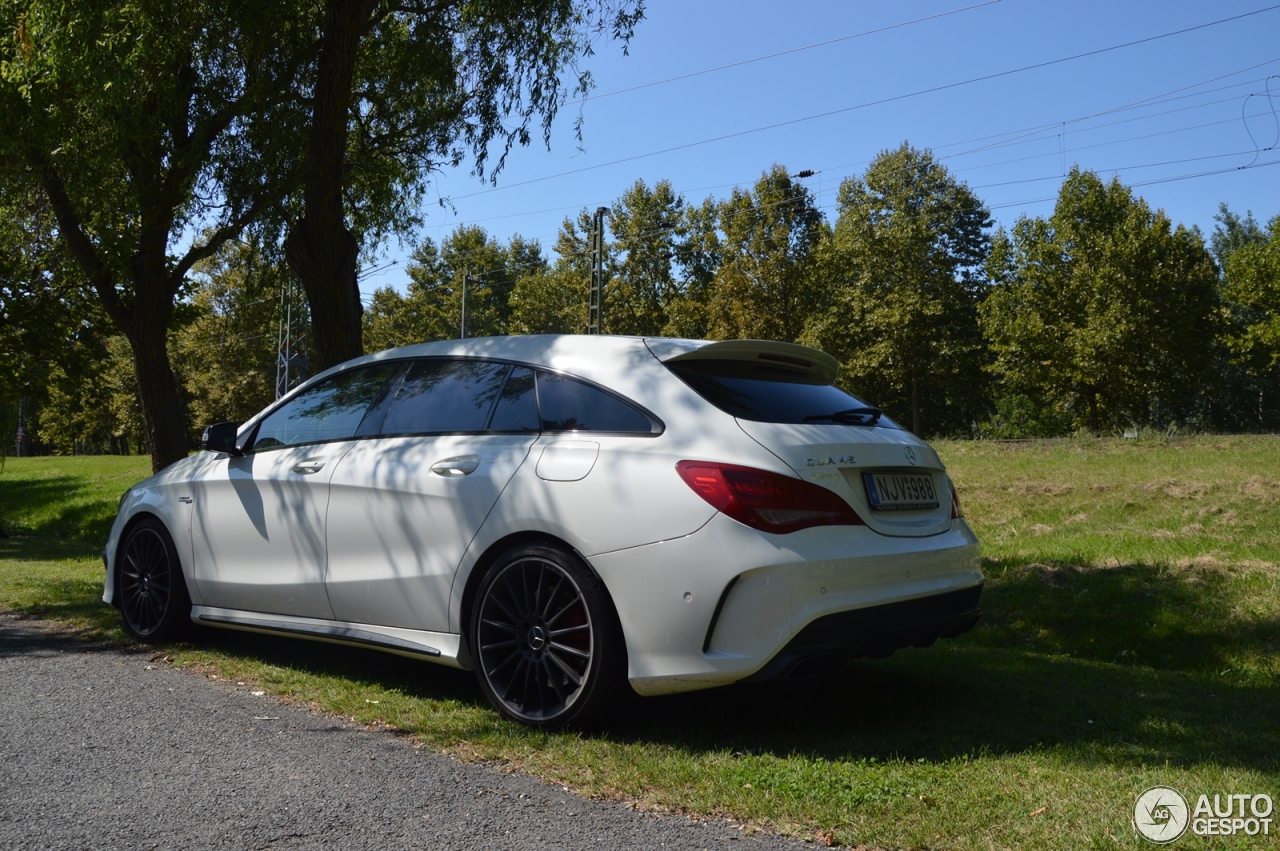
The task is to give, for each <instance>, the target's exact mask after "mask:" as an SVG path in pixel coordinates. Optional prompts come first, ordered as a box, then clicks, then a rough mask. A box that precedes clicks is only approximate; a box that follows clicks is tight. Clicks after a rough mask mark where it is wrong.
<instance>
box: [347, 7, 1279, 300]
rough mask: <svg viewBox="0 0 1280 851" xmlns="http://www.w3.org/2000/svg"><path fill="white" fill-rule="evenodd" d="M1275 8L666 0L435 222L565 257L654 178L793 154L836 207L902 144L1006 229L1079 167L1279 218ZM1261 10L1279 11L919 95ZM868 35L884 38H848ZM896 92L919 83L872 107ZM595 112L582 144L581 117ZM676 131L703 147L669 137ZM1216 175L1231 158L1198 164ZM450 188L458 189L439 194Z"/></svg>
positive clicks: (1160, 195)
mask: <svg viewBox="0 0 1280 851" xmlns="http://www.w3.org/2000/svg"><path fill="white" fill-rule="evenodd" d="M1272 5H1273V3H1269V2H1267V0H1252V2H1245V0H1217V2H1213V3H1208V2H1201V3H1195V2H1154V0H1124V2H1114V0H1113V1H1112V2H1097V0H1073V2H1069V3H1066V2H1050V0H995V2H985V3H984V0H900V2H886V0H867V2H844V3H841V2H820V0H792V2H787V3H778V2H773V3H769V2H743V1H742V0H738V1H737V2H730V0H684V2H675V0H649V2H648V3H647V5H646V20H644V21H643V22H642V23H641V24H640V26H639V28H638V30H637V32H636V36H635V39H634V40H633V42H632V44H631V49H630V55H629V56H623V55H622V52H621V49H620V48H619V46H618V45H617V44H612V43H601V44H600V45H599V48H598V51H597V53H596V55H595V56H594V57H591V58H589V59H588V60H586V63H585V66H586V67H588V68H589V69H590V70H591V72H592V74H593V75H594V77H595V80H596V86H597V87H596V90H595V93H594V96H593V97H591V98H590V99H589V100H587V101H586V102H585V103H582V104H570V105H568V106H566V107H565V108H564V109H563V110H562V112H561V114H560V116H559V118H558V119H557V122H556V125H555V128H554V131H553V136H552V140H551V147H550V150H548V149H547V148H546V146H544V145H542V144H541V141H540V140H535V141H534V142H533V143H532V144H531V145H530V146H529V147H527V148H520V149H517V150H515V151H513V152H512V154H511V156H510V157H509V158H508V162H507V166H506V168H505V169H504V170H503V171H502V173H501V174H500V175H499V179H498V183H497V186H496V187H494V186H491V185H490V184H488V183H487V182H481V181H480V180H479V179H477V178H476V177H474V176H473V175H471V174H470V164H466V165H464V166H463V167H461V168H459V169H456V170H452V171H447V172H444V173H442V174H440V175H438V176H437V177H436V178H435V179H434V180H433V182H432V189H431V192H430V197H429V201H428V203H427V204H426V205H425V206H424V208H423V212H424V215H425V217H426V224H425V227H424V228H423V229H422V231H421V232H420V236H430V237H432V238H433V239H436V240H439V239H440V238H442V237H444V236H447V235H448V234H449V233H450V232H452V230H453V229H454V228H456V227H457V226H458V225H459V224H472V223H474V224H479V225H481V226H483V227H484V228H485V229H486V230H488V231H489V232H490V233H491V234H493V235H494V236H496V237H498V238H499V239H501V240H504V241H505V240H507V239H509V238H510V237H511V236H512V235H513V234H516V233H518V234H521V235H522V236H524V237H526V238H531V239H537V240H539V241H541V243H542V245H543V247H544V249H546V253H547V254H548V255H551V252H550V246H551V244H552V243H553V242H554V240H555V234H556V232H557V231H558V229H559V226H560V223H561V221H562V220H563V219H564V217H565V216H567V215H570V216H571V215H575V214H576V211H577V210H579V209H581V208H582V207H588V208H590V209H594V208H595V207H597V206H600V205H604V204H609V203H611V202H612V201H613V200H614V199H616V198H617V197H618V196H619V195H620V194H621V193H622V192H623V191H624V190H625V189H626V188H628V187H629V186H631V185H632V184H633V183H634V182H635V181H636V180H644V181H645V182H647V183H649V184H650V185H652V184H653V183H655V182H656V181H658V180H661V179H668V180H670V181H671V182H672V185H673V187H674V188H675V190H676V191H677V192H679V193H681V194H683V195H684V196H685V197H686V198H687V199H688V200H689V201H691V202H694V203H697V202H700V201H701V200H702V199H703V198H705V197H707V196H708V195H711V196H715V197H717V198H720V197H725V196H727V195H728V194H729V192H731V191H732V189H733V187H734V186H744V187H746V186H750V185H751V184H752V183H753V182H754V181H755V180H756V179H758V178H759V176H760V174H761V172H762V171H764V170H766V169H767V168H769V166H771V165H772V164H773V163H781V164H783V165H785V166H786V167H787V168H788V169H789V170H790V171H791V172H792V173H793V174H795V173H796V172H799V171H801V170H803V169H812V170H814V171H816V172H817V174H815V175H814V176H813V177H811V178H807V179H806V180H805V183H806V184H807V185H808V186H809V188H810V189H811V190H812V191H813V192H814V193H815V195H816V196H817V198H818V203H819V205H820V206H821V207H822V208H823V209H824V211H825V212H826V213H827V215H828V217H829V218H834V216H835V193H836V189H837V188H838V186H839V184H840V181H841V180H842V179H844V178H845V177H848V176H850V175H856V174H859V173H861V172H862V171H863V170H864V169H865V168H866V164H867V161H868V160H870V159H871V158H872V157H874V156H875V155H876V154H877V153H878V152H880V151H882V150H884V149H886V148H890V147H896V146H897V145H899V144H900V143H901V142H903V141H904V140H906V141H910V142H911V144H913V145H915V146H916V147H922V148H923V147H928V148H931V149H933V150H934V152H935V154H936V155H937V156H939V157H940V158H942V161H943V162H944V163H945V164H946V165H947V166H948V167H949V168H951V169H952V170H953V171H954V172H955V174H956V175H957V176H958V177H959V178H960V179H961V180H963V181H965V182H966V183H968V184H969V185H970V186H971V187H972V188H973V189H974V190H975V191H976V193H977V194H978V196H979V197H980V198H982V199H983V200H984V201H985V202H986V203H987V204H988V205H990V206H991V207H992V214H993V216H994V217H995V219H996V221H997V222H998V223H1002V224H1005V225H1008V224H1012V223H1013V222H1014V221H1015V220H1016V219H1017V218H1018V216H1020V215H1024V214H1025V215H1030V216H1039V215H1047V214H1048V213H1050V212H1051V211H1052V207H1053V202H1052V200H1044V199H1052V197H1053V196H1054V195H1055V193H1056V192H1057V189H1058V186H1059V184H1060V182H1061V178H1062V174H1063V173H1064V170H1065V169H1069V168H1070V167H1071V166H1072V165H1073V164H1077V163H1078V164H1079V165H1080V166H1081V167H1083V168H1089V169H1093V170H1096V171H1098V172H1099V173H1102V174H1104V175H1107V176H1109V175H1110V174H1112V173H1116V174H1118V175H1119V176H1120V178H1121V180H1123V181H1124V182H1126V183H1129V184H1131V185H1136V184H1144V183H1145V184H1147V185H1143V186H1137V187H1136V191H1137V192H1138V193H1140V194H1141V195H1142V196H1143V197H1145V198H1146V199H1147V201H1148V202H1149V203H1150V204H1151V205H1152V206H1153V207H1159V208H1162V209H1164V210H1165V212H1166V213H1167V214H1168V215H1169V216H1170V217H1171V218H1172V219H1173V220H1174V222H1182V223H1185V224H1187V225H1198V226H1199V227H1200V228H1201V229H1202V230H1203V231H1204V232H1205V233H1206V234H1208V233H1209V232H1211V231H1212V229H1213V224H1214V223H1213V216H1214V214H1215V213H1216V212H1217V209H1218V204H1219V202H1221V201H1226V202H1227V203H1228V204H1230V205H1231V207H1232V209H1234V210H1237V211H1240V212H1244V211H1245V210H1253V212H1254V213H1255V214H1256V215H1257V217H1258V218H1259V219H1260V220H1262V221H1265V220H1267V219H1269V218H1270V217H1272V216H1274V215H1276V214H1277V213H1280V165H1276V166H1273V167H1266V166H1264V167H1256V166H1257V164H1259V163H1269V162H1276V161H1280V147H1273V146H1276V144H1277V142H1280V118H1277V113H1278V112H1280V37H1278V36H1280V7H1277V8H1274V9H1271V10H1269V11H1259V10H1265V9H1268V7H1270V6H1272ZM970 7H972V8H970ZM960 10H963V11H960ZM1250 12H1259V13H1258V14H1254V15H1251V16H1249V17H1244V18H1241V19H1239V20H1235V21H1228V22H1225V23H1220V24H1217V25H1215V26H1209V27H1204V28H1201V29H1197V30H1194V31H1191V32H1187V33H1183V34H1180V35H1172V36H1169V37H1167V38H1159V39H1156V40H1151V41H1147V42H1146V43H1142V44H1136V45H1133V46H1130V47H1125V48H1122V49H1116V50H1110V51H1107V52H1102V53H1098V54H1096V55H1093V56H1086V57H1083V58H1079V59H1074V60H1071V61H1065V62H1057V63H1055V64H1051V65H1047V66H1045V67H1041V68H1036V69H1032V70H1027V71H1022V72H1018V73H1012V74H1008V75H1005V76H1000V77H997V78H995V79H988V80H985V81H981V82H974V83H969V84H964V85H957V86H953V87H950V88H946V89H944V90H941V91H935V92H932V93H927V94H920V95H916V96H908V97H901V96H903V95H913V93H916V92H919V91H922V90H926V89H934V88H937V87H942V86H949V85H950V84H954V83H962V82H963V81H966V80H970V79H972V78H977V77H984V76H987V75H993V74H1001V73H1002V72H1007V71H1012V70H1014V69H1018V68H1022V67H1024V66H1028V65H1035V64H1038V63H1044V62H1049V61H1052V60H1057V59H1062V58H1064V57H1069V56H1073V55H1075V54H1080V53H1085V52H1088V51H1095V50H1099V49H1103V48H1109V47H1112V46H1115V45H1120V44H1124V43H1126V42H1131V41H1136V40H1139V39H1147V38H1150V37H1152V36H1160V35H1163V34H1165V33H1170V32H1173V31H1176V30H1181V29H1185V28H1189V27H1197V26H1200V25H1203V24H1209V23H1211V22H1214V21H1219V20H1221V19H1224V18H1229V17H1232V16H1237V15H1245V14H1247V13H1250ZM921 19H924V20H921ZM909 22H914V23H909ZM895 25H902V26H895ZM886 27H892V28H891V29H884V30H882V31H880V32H869V31H872V30H877V29H881V28H886ZM859 33H867V34H866V35H861V36H859V37H856V38H846V37H847V36H854V35H857V34H859ZM828 41H831V42H832V43H828V44H825V45H822V46H817V47H813V48H812V49H807V50H798V51H795V52H791V53H787V54H785V55H782V56H776V57H773V58H769V59H761V60H760V61H756V62H750V63H748V64H744V65H738V66H737V67H732V68H726V69H724V70H719V71H712V72H711V73H704V74H695V75H694V76H688V77H685V78H684V79H679V80H675V81H672V82H666V83H661V84H659V85H648V86H645V87H643V88H638V89H634V90H631V91H626V92H621V93H618V94H611V93H613V92H616V91H618V90H620V89H629V88H631V87H635V86H643V85H644V84H649V83H654V82H657V81H661V80H666V79H668V78H671V77H676V76H680V75H687V74H691V73H694V72H699V71H704V70H707V69H711V68H716V67H718V66H722V65H726V64H730V63H738V62H742V61H743V60H750V59H754V58H756V57H762V56H766V55H769V54H775V53H779V52H782V51H793V50H795V49H796V48H804V47H806V46H809V45H814V44H818V43H820V42H828ZM1270 75H1275V76H1274V77H1273V78H1271V79H1270V80H1268V77H1269V76H1270ZM1268 85H1269V86H1270V92H1271V94H1270V96H1268V95H1267V91H1268ZM1251 94H1252V95H1253V96H1252V97H1250V95H1251ZM887 98H899V99H897V100H893V101H892V102H889V103H882V104H878V105H871V106H865V107H864V106H862V105H863V104H868V103H870V102H874V101H880V100H884V99H887ZM850 107H858V108H854V109H850ZM837 110H842V111H839V112H836V114H834V115H829V116H827V117H822V118H813V119H811V120H801V121H797V122H796V123H792V124H789V125H787V126H783V127H777V128H774V129H767V130H760V131H758V132H749V133H746V134H744V135H738V136H735V137H734V138H730V139H723V140H720V141H713V142H706V143H705V144H693V145H690V143H701V142H704V141H705V140H709V139H714V138H716V137H720V136H725V135H729V134H736V133H740V132H741V131H752V130H755V129H756V128H761V127H765V126H767V125H773V124H777V123H781V122H789V121H795V120H796V119H807V118H808V117H809V116H814V115H818V114H820V113H828V112H833V111H837ZM1103 113H1105V114H1103ZM579 114H581V116H582V118H583V120H584V125H583V132H584V140H583V145H582V148H583V149H582V150H579V146H578V143H577V141H576V140H575V139H574V135H573V122H574V120H575V118H577V117H578V115H579ZM1250 133H1252V138H1251V136H1250ZM678 146H688V147H681V148H680V149H679V150H674V151H670V152H667V153H659V154H653V152H657V151H663V150H665V149H668V148H675V147H678ZM1267 148H1271V150H1267ZM649 154H653V155H649ZM618 160H626V161H624V162H615V161H618ZM1250 164H1253V165H1254V166H1255V167H1253V168H1244V169H1241V168H1239V167H1240V166H1248V165H1250ZM1223 170H1225V171H1223ZM1211 171H1221V172H1222V173H1218V174H1209V175H1204V176H1200V177H1195V178H1187V179H1179V178H1185V176H1187V175H1194V174H1199V173H1202V172H1211ZM567 172H576V173H567ZM1170 178H1174V179H1170ZM1157 181H1163V182H1157ZM441 197H444V198H446V199H448V200H449V203H450V205H451V207H447V208H442V207H440V206H438V204H437V203H436V202H437V201H438V199H439V198H441ZM407 253H408V249H407V246H405V247H397V246H394V245H393V246H391V247H389V249H388V252H387V257H388V258H389V259H396V260H397V261H398V264H397V265H396V266H391V267H388V268H386V269H384V270H382V271H373V272H372V274H367V275H366V276H365V277H364V278H362V280H361V288H362V290H364V292H365V293H371V292H372V291H373V290H374V289H376V288H377V287H380V286H388V285H390V286H394V287H396V288H398V289H401V288H403V286H404V284H405V283H406V281H407V278H406V276H405V274H404V272H403V267H404V263H405V258H406V255H407Z"/></svg>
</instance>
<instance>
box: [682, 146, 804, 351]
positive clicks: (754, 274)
mask: <svg viewBox="0 0 1280 851" xmlns="http://www.w3.org/2000/svg"><path fill="white" fill-rule="evenodd" d="M718 212H719V219H720V221H719V228H720V232H721V233H722V234H723V236H722V238H721V241H720V243H719V246H718V249H719V251H718V253H719V256H720V260H721V262H720V266H719V268H718V269H717V270H716V273H715V278H714V279H713V280H712V281H711V283H710V286H709V293H708V296H709V297H708V306H707V314H708V323H707V336H709V337H710V338H712V339H717V340H724V339H733V338H744V339H748V338H755V339H761V340H785V341H788V342H794V341H796V340H797V339H798V338H799V337H800V334H801V332H802V331H803V330H804V327H805V323H806V322H807V321H808V320H809V318H810V317H811V316H812V315H813V314H814V311H815V310H816V309H817V307H818V305H819V303H820V301H819V299H820V295H821V292H820V289H819V287H818V285H817V281H816V280H815V276H814V271H815V270H814V249H815V247H816V246H817V245H818V243H819V242H820V241H821V240H822V239H823V237H824V235H825V233H826V231H825V228H824V224H823V220H822V211H821V210H819V209H818V208H817V207H816V206H815V205H814V199H813V194H812V193H810V192H809V190H808V189H806V188H805V187H804V186H802V185H801V184H799V183H797V182H795V181H793V180H792V179H791V176H790V175H789V174H787V170H786V168H785V167H784V166H781V165H777V164H775V165H774V166H773V167H772V168H771V169H770V170H769V171H767V172H765V173H764V174H763V175H762V176H761V177H760V179H759V180H758V181H756V183H755V185H754V186H753V187H752V188H751V190H750V191H745V190H742V189H734V190H733V194H732V195H730V197H729V198H728V200H726V201H724V202H723V203H721V204H720V207H719V210H718Z"/></svg>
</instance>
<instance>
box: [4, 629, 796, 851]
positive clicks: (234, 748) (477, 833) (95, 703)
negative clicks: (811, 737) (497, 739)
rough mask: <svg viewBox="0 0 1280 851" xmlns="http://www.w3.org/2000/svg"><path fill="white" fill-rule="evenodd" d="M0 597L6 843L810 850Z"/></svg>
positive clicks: (80, 846)
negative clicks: (347, 711)
mask: <svg viewBox="0 0 1280 851" xmlns="http://www.w3.org/2000/svg"><path fill="white" fill-rule="evenodd" d="M148 659H149V656H148V654H147V653H145V652H141V651H137V650H120V649H103V648H101V647H98V646H95V645H89V644H85V643H83V642H79V641H77V640H76V639H74V638H71V637H69V636H67V635H65V634H62V633H59V632H58V631H56V630H54V629H51V628H50V627H48V626H47V625H44V624H42V623H39V622H34V621H27V620H21V619H18V618H15V617H13V616H12V615H8V614H4V613H0V848H6V849H9V848H12V849H19V848H20V849H24V851H25V849H29V848H74V849H88V848H110V849H126V848H128V849H134V848H137V849H149V848H162V849H171V848H172V849H179V848H181V849H202V848H233V849H261V848H270V849H296V848H326V849H363V848H370V849H379V851H382V849H399V848H414V849H420V848H429V849H455V848H456V849H466V848H477V849H479V848H483V849H486V850H487V851H488V850H489V849H495V848H513V849H537V848H554V849H576V848H590V849H632V848H635V849H640V848H646V849H648V848H663V849H670V848H680V849H684V848H689V849H697V848H712V847H716V846H727V847H730V848H740V849H743V851H747V849H760V851H763V849H778V848H790V849H796V848H801V847H804V846H802V845H801V843H798V842H795V841H792V840H787V839H783V838H781V837H777V836H769V835H765V834H755V835H753V836H745V835H743V833H742V832H740V831H739V830H736V829H734V827H732V826H731V825H729V824H726V823H724V822H719V821H704V822H695V821H692V820H690V819H686V818H682V817H679V816H670V815H651V814H645V813H640V812H636V811H635V810H631V809H628V808H626V807H624V806H622V805H620V804H614V803H605V802H597V801H585V800H583V799H581V798H578V797H576V796H574V795H572V794H569V793H567V792H565V791H563V790H562V789H560V787H557V786H550V785H547V784H545V783H542V782H539V781H538V780H536V779H533V778H530V777H526V776H522V775H518V774H504V773H502V772H499V771H497V770H495V769H493V768H490V767H487V766H483V765H467V764H463V763H460V762H458V761H456V760H454V759H451V758H450V757H448V756H443V755H441V754H438V753H434V752H431V751H429V750H427V749H425V748H421V749H420V748H415V747H414V746H413V744H412V743H411V742H409V741H406V740H404V739H402V738H399V737H397V736H395V735H393V734H391V733H386V732H371V731H368V730H365V729H364V728H362V727H359V726H357V725H354V724H348V723H344V722H343V721H342V720H340V719H335V718H332V717H329V716H325V715H320V714H315V713H310V712H307V711H306V710H304V709H301V708H298V707H294V706H289V705H287V704H283V703H281V702H280V701H277V700H275V699H273V698H271V697H269V696H257V697H255V696H253V695H251V694H248V693H246V690H244V689H238V690H237V689H235V688H233V687H231V686H230V684H226V685H224V684H222V683H220V682H212V681H210V680H208V679H206V678H204V677H201V676H198V675H195V674H192V673H187V672H183V671H178V670H173V669H170V668H167V667H165V666H163V665H160V666H151V668H150V669H148V665H149V664H150V663H149V661H148Z"/></svg>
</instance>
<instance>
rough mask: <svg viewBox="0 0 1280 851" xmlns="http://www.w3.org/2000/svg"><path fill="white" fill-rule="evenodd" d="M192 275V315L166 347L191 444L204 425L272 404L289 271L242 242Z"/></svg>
mask: <svg viewBox="0 0 1280 851" xmlns="http://www.w3.org/2000/svg"><path fill="white" fill-rule="evenodd" d="M193 272H194V277H195V284H196V288H195V291H194V292H193V293H192V294H191V295H190V297H189V302H188V306H189V310H188V312H189V313H191V314H193V316H192V318H191V319H190V320H189V321H188V322H187V323H186V324H185V325H184V326H183V327H182V328H181V330H179V331H178V332H177V333H176V334H175V339H174V341H173V345H172V349H173V352H174V354H175V356H176V358H177V360H178V362H179V363H180V364H181V369H180V378H181V382H182V387H183V390H184V391H185V400H186V403H187V408H188V413H189V416H188V419H187V421H188V423H189V424H190V427H191V436H192V440H193V442H194V441H197V440H198V439H199V436H200V432H201V431H202V430H203V428H204V427H205V426H207V425H209V424H210V423H216V422H227V421H230V422H237V423H239V422H244V421H245V420H247V419H249V417H251V416H253V415H254V414H256V413H257V412H258V411H260V410H261V409H262V408H264V407H266V406H267V405H268V404H269V403H270V402H271V401H272V400H273V399H274V398H275V379H276V346H277V342H278V341H277V335H278V333H279V320H280V293H281V289H282V288H283V287H284V286H285V283H286V281H285V276H286V275H288V274H289V272H288V271H287V270H285V269H284V268H283V267H282V266H281V265H279V264H277V263H272V262H270V261H269V260H267V259H266V258H265V257H264V256H263V255H262V252H261V251H259V250H258V249H257V248H256V247H255V246H253V245H252V244H250V243H244V242H228V243H226V244H224V245H223V246H222V248H221V249H220V250H219V251H218V253H217V254H215V255H214V256H212V257H210V258H208V259H206V260H203V261H201V262H200V263H198V264H196V267H195V269H194V270H193ZM294 309H295V310H303V311H305V309H306V306H305V305H295V307H294ZM300 324H301V323H300ZM303 327H305V325H304V326H303Z"/></svg>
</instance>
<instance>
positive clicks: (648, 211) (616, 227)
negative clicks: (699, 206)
mask: <svg viewBox="0 0 1280 851" xmlns="http://www.w3.org/2000/svg"><path fill="white" fill-rule="evenodd" d="M683 217H684V199H683V198H682V197H680V196H679V195H677V194H676V193H675V192H674V191H672V189H671V181H669V180H660V181H658V183H657V184H655V185H654V187H653V189H650V188H649V187H648V186H646V185H645V183H644V181H642V180H637V181H636V182H635V185H634V186H632V187H631V188H630V189H628V190H627V191H626V192H624V193H622V197H621V198H619V199H618V200H617V201H615V202H613V207H612V208H611V215H610V217H609V231H610V233H611V235H612V237H613V246H612V250H613V251H614V252H616V253H618V254H620V255H622V256H621V259H620V260H618V261H616V262H615V264H614V266H613V270H612V275H611V276H610V278H609V282H608V286H607V287H606V289H605V308H606V312H605V332H606V333H609V334H635V335H641V336H656V335H659V334H661V333H662V331H663V329H664V328H665V327H666V326H667V324H668V323H669V322H670V316H669V314H668V311H669V308H670V306H671V304H672V303H673V302H674V301H676V299H677V298H679V296H680V289H679V287H678V285H677V283H676V279H675V276H674V275H673V274H672V262H671V261H672V259H673V258H674V257H675V248H676V244H677V241H678V240H679V238H680V237H681V236H682V235H683V233H684V227H683V221H682V219H683Z"/></svg>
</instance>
